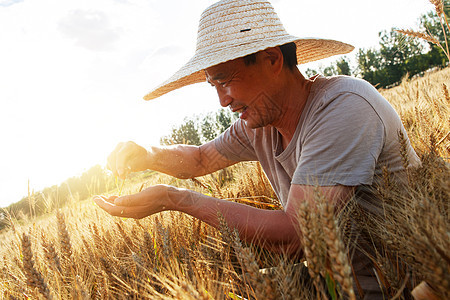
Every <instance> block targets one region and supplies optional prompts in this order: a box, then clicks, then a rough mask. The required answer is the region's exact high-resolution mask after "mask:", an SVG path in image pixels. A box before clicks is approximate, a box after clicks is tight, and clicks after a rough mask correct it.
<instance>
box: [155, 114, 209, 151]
mask: <svg viewBox="0 0 450 300" xmlns="http://www.w3.org/2000/svg"><path fill="white" fill-rule="evenodd" d="M161 144H165V145H170V144H189V145H200V144H201V141H200V133H199V129H198V122H197V120H195V118H185V119H184V122H183V124H181V125H180V126H178V127H173V128H172V133H171V134H170V135H168V136H165V137H162V138H161Z"/></svg>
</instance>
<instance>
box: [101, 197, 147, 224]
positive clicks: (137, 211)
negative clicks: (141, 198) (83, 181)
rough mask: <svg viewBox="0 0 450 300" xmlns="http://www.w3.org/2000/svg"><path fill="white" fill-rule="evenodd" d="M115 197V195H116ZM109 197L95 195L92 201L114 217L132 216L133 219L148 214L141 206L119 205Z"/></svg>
mask: <svg viewBox="0 0 450 300" xmlns="http://www.w3.org/2000/svg"><path fill="white" fill-rule="evenodd" d="M116 198H117V197H116ZM110 199H111V197H109V198H106V197H104V196H95V197H94V198H93V201H94V202H95V203H96V204H97V205H98V206H99V207H100V208H101V209H103V210H104V211H106V212H107V213H109V214H110V215H111V216H114V217H122V218H134V219H142V218H144V217H146V216H148V214H147V213H146V211H145V210H143V209H142V207H140V206H137V207H125V206H120V205H115V204H114V202H111V201H110Z"/></svg>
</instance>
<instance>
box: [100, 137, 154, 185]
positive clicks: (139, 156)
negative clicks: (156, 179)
mask: <svg viewBox="0 0 450 300" xmlns="http://www.w3.org/2000/svg"><path fill="white" fill-rule="evenodd" d="M146 155H147V150H145V149H144V148H143V147H141V146H139V145H137V144H136V143H134V142H126V143H119V144H118V145H117V146H116V148H115V149H114V151H113V152H112V153H111V154H110V155H109V156H108V164H107V165H108V169H110V170H111V171H112V172H113V173H114V175H115V176H118V177H120V178H122V179H124V178H125V177H126V176H127V175H128V174H129V173H130V172H136V171H142V170H143V169H144V161H145V158H146Z"/></svg>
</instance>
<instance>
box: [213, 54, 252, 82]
mask: <svg viewBox="0 0 450 300" xmlns="http://www.w3.org/2000/svg"><path fill="white" fill-rule="evenodd" d="M244 66H245V64H244V59H243V58H237V59H234V60H230V61H227V62H224V63H221V64H218V65H216V66H212V67H209V68H207V69H205V74H206V79H207V80H208V81H213V80H220V79H223V78H226V77H227V76H229V75H230V74H232V73H233V72H236V71H238V70H239V69H241V68H242V67H244Z"/></svg>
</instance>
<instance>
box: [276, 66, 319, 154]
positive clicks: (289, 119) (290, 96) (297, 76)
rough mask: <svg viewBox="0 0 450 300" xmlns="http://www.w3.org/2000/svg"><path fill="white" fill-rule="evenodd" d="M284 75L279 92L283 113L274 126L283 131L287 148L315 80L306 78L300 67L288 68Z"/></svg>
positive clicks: (284, 143) (284, 144)
mask: <svg viewBox="0 0 450 300" xmlns="http://www.w3.org/2000/svg"><path fill="white" fill-rule="evenodd" d="M284 77H285V78H283V81H282V82H283V84H282V85H281V88H280V89H279V93H278V94H277V99H278V100H279V102H278V103H280V104H281V113H280V117H279V118H278V119H277V120H276V121H275V122H273V124H272V126H273V127H275V128H276V129H277V130H278V131H279V132H280V133H281V135H282V137H283V147H284V148H286V146H287V145H288V144H289V142H290V141H291V140H292V137H293V136H294V133H295V130H296V129H297V124H298V121H299V120H300V116H301V114H302V112H303V109H304V107H305V104H306V101H307V99H308V96H309V92H310V90H311V86H312V83H313V82H312V81H311V80H309V79H305V78H304V77H303V75H302V74H301V73H300V71H299V70H298V69H295V70H294V71H289V70H286V73H285V76H284Z"/></svg>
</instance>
